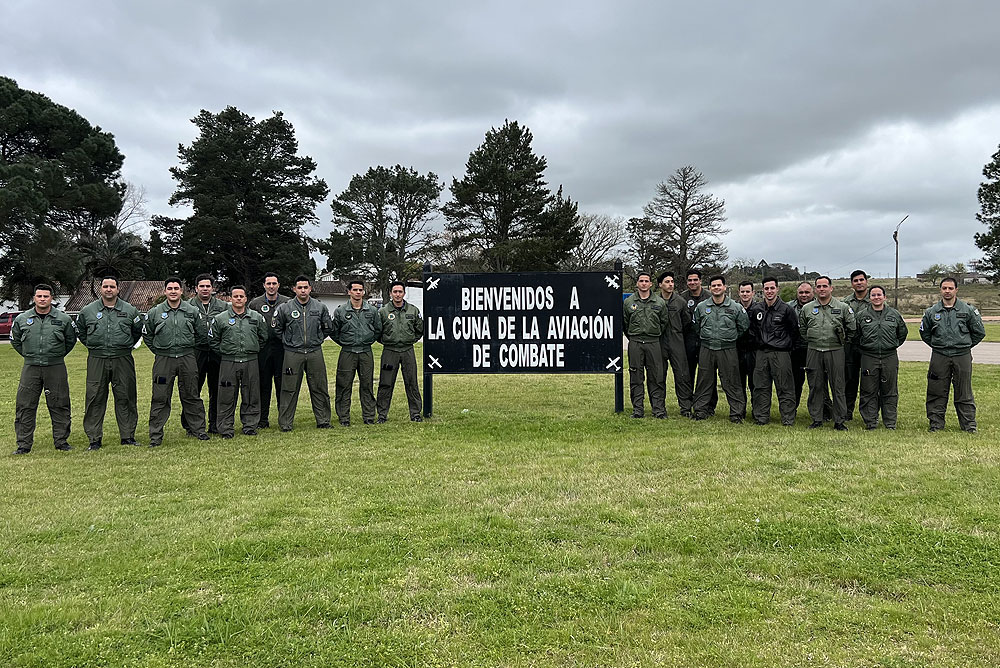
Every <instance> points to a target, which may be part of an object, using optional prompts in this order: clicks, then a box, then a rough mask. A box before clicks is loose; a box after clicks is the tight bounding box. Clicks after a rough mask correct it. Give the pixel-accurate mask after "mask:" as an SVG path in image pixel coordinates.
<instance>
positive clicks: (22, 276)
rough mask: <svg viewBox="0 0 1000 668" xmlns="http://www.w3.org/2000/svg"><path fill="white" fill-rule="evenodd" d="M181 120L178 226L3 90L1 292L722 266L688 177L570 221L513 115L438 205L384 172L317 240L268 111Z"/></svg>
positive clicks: (304, 159) (279, 124) (696, 180)
mask: <svg viewBox="0 0 1000 668" xmlns="http://www.w3.org/2000/svg"><path fill="white" fill-rule="evenodd" d="M191 120H192V123H194V125H195V126H196V127H197V129H198V135H197V137H196V139H195V140H194V141H192V142H191V144H190V145H184V144H180V145H179V146H178V150H177V159H178V164H177V165H176V166H174V167H171V168H170V174H171V176H172V178H173V180H174V182H175V190H174V192H173V194H172V195H171V196H170V199H169V204H170V205H173V206H186V207H189V208H190V210H191V212H192V213H191V215H189V216H187V217H170V216H150V215H149V212H148V209H147V206H148V201H147V198H146V195H145V192H144V190H143V189H142V187H141V186H136V185H133V184H130V183H126V182H125V181H124V180H123V179H122V171H121V170H122V165H123V163H124V160H125V156H124V155H123V154H122V152H121V151H120V150H119V149H118V147H117V145H116V144H115V140H114V136H113V135H112V134H111V133H109V132H107V131H105V130H103V129H102V128H100V127H95V126H92V125H91V124H90V123H89V122H88V121H87V120H86V119H85V118H83V117H82V116H81V115H80V114H78V113H77V112H75V111H74V110H71V109H69V108H67V107H65V106H62V105H60V104H58V103H56V102H54V101H52V100H51V99H49V98H48V97H46V96H45V95H44V94H41V93H38V92H34V91H29V90H24V89H22V88H20V87H19V86H18V84H17V82H16V81H14V80H13V79H10V78H6V77H0V223H2V224H0V259H2V261H3V262H4V265H5V271H4V272H3V273H2V275H3V279H2V285H0V292H2V296H4V297H5V298H17V299H18V300H19V301H20V303H21V304H22V305H26V304H27V303H28V299H29V296H30V288H31V286H32V285H34V284H35V283H38V282H51V283H56V284H59V285H61V286H63V287H64V289H69V290H72V289H73V288H74V287H75V286H76V285H78V284H79V283H80V281H81V280H84V279H87V278H92V277H100V276H102V275H106V274H114V275H116V276H118V277H119V278H122V279H146V278H148V279H160V278H162V277H164V276H166V275H169V274H177V275H179V276H181V277H182V278H184V279H186V280H188V281H190V280H191V279H193V278H194V277H195V276H196V275H197V274H199V273H201V272H202V271H204V270H205V269H206V268H210V269H211V271H212V272H214V273H215V275H216V276H217V279H218V282H219V284H220V285H222V286H223V287H225V286H228V285H232V284H237V283H242V284H248V285H252V284H256V283H257V282H259V280H260V277H261V276H263V274H264V273H265V272H267V271H273V272H275V273H277V274H278V275H279V277H281V278H282V279H283V280H282V282H283V283H285V284H289V283H290V281H291V279H292V278H293V277H294V276H296V275H298V274H303V273H304V274H308V275H316V273H317V270H318V269H319V267H317V266H316V263H315V261H314V260H313V255H312V254H313V252H314V251H318V252H319V253H320V254H322V256H323V257H324V258H325V260H326V263H325V266H323V267H322V269H323V270H325V271H329V272H333V273H334V274H336V275H338V276H344V277H358V278H363V279H365V280H367V281H370V282H371V283H372V284H373V285H374V287H375V289H376V290H379V291H384V290H387V289H388V286H389V284H390V283H391V282H392V281H394V280H405V279H407V278H413V277H416V276H419V274H420V268H421V266H422V265H423V264H424V263H426V262H431V263H432V264H434V265H436V267H438V268H439V269H442V270H456V271H494V272H501V271H540V270H600V269H606V268H610V267H611V266H613V264H614V262H615V261H616V260H618V259H622V260H624V261H625V263H626V265H627V267H629V268H630V269H631V270H632V273H634V272H636V271H638V270H639V269H644V268H645V267H647V266H656V267H674V268H676V269H682V268H685V267H686V266H688V265H691V264H699V265H713V264H718V263H720V262H723V261H724V260H725V259H726V251H725V248H724V247H723V246H722V244H721V242H720V241H719V239H718V237H719V236H721V235H722V234H724V233H725V231H726V230H725V229H724V228H722V222H723V221H724V220H725V215H724V214H725V208H724V203H723V202H722V201H721V200H718V199H716V198H714V197H712V196H711V195H710V194H708V193H706V192H704V189H705V186H706V181H705V179H704V177H703V176H702V175H701V174H700V173H699V172H697V170H695V169H694V168H693V167H684V168H682V169H679V170H677V172H676V173H675V174H674V175H673V176H671V177H670V178H669V179H668V180H667V181H666V182H664V183H661V184H660V185H659V186H658V188H657V193H656V197H655V198H654V200H653V201H652V202H650V204H649V205H647V207H646V208H645V210H644V214H645V215H644V217H642V218H633V219H630V220H625V219H624V218H622V217H615V216H609V215H603V214H591V213H580V212H579V210H578V203H577V201H576V200H574V199H572V198H571V197H570V195H569V194H567V193H564V191H563V188H562V186H557V187H555V188H553V187H550V185H549V184H548V183H547V182H546V178H545V171H546V168H547V162H546V159H545V157H544V156H539V155H537V154H536V153H535V151H534V149H533V148H532V141H533V136H532V134H531V131H530V130H529V129H528V128H527V127H524V126H523V125H521V124H520V123H518V122H517V121H516V120H514V121H511V120H507V121H505V122H504V124H503V125H502V126H500V127H495V128H491V129H490V130H489V131H488V132H486V134H485V137H484V140H483V142H482V144H481V145H479V146H478V147H477V148H475V149H474V150H473V151H472V152H471V153H470V154H469V157H468V160H467V161H466V165H465V174H464V175H463V176H462V177H461V178H453V179H452V181H451V183H450V185H448V187H447V190H448V193H449V195H450V197H448V198H447V201H443V195H444V193H445V188H446V184H445V182H444V181H443V180H442V179H441V178H440V177H438V175H436V174H434V173H433V172H420V171H418V170H417V169H415V168H414V167H409V166H406V167H404V166H402V165H398V164H397V165H392V166H384V165H379V166H373V167H370V168H368V169H367V171H365V172H363V173H358V174H356V175H355V176H354V177H353V178H352V179H351V180H350V183H349V184H348V185H347V187H346V188H345V189H344V190H343V191H342V192H340V193H339V194H336V195H335V196H334V197H333V202H332V204H331V217H330V221H331V222H332V223H333V231H332V232H331V233H330V234H329V235H328V236H326V237H325V238H316V237H314V236H313V235H312V234H311V231H312V229H313V228H314V227H315V226H316V225H317V224H318V223H319V217H318V216H317V213H316V211H317V207H318V206H319V205H320V204H321V203H322V202H323V201H324V200H325V199H326V198H327V197H328V196H329V195H330V188H329V186H328V185H327V183H326V182H325V181H324V179H322V178H320V177H319V176H317V175H316V170H317V165H316V162H315V161H314V160H313V159H312V158H310V157H308V156H304V155H301V154H300V152H299V146H298V141H297V139H296V136H295V129H294V128H293V126H292V124H291V123H290V122H289V121H288V120H287V119H285V118H284V116H283V114H282V113H281V112H280V111H278V112H274V113H273V115H272V116H270V117H268V118H265V119H262V120H257V119H254V118H253V117H251V116H249V115H248V114H246V113H244V112H242V111H240V110H239V109H237V108H235V107H231V106H230V107H227V108H225V109H223V110H222V111H220V112H217V113H213V112H210V111H207V110H202V111H201V112H200V113H199V114H198V115H197V116H195V117H194V118H193V119H191ZM439 219H443V225H438V224H435V223H436V222H437V221H438V220H439ZM147 234H148V237H146V235H147Z"/></svg>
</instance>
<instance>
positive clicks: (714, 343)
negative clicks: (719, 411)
mask: <svg viewBox="0 0 1000 668" xmlns="http://www.w3.org/2000/svg"><path fill="white" fill-rule="evenodd" d="M692 325H693V327H694V328H695V330H697V332H698V337H699V338H700V340H701V351H700V353H699V359H698V380H697V382H696V383H695V389H694V416H695V418H698V419H705V418H706V417H708V415H709V411H710V409H711V401H712V390H713V389H714V388H715V378H716V374H718V378H719V382H720V384H721V385H722V390H723V392H725V393H726V400H727V401H728V402H729V419H730V420H732V421H734V422H738V421H742V420H743V419H744V418H746V412H747V392H746V387H745V386H744V384H743V383H742V382H741V381H740V362H739V355H738V353H737V350H736V341H737V340H738V339H739V338H740V337H741V336H743V335H744V334H745V333H746V331H747V330H748V329H749V328H750V320H749V318H748V317H747V312H746V309H744V308H743V307H742V306H741V305H740V303H739V302H737V301H734V300H733V299H730V298H729V297H725V298H724V299H723V300H722V302H721V303H719V304H716V303H715V300H714V299H707V300H704V301H702V302H699V303H698V305H697V306H695V310H694V316H693V318H692Z"/></svg>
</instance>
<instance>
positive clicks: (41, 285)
mask: <svg viewBox="0 0 1000 668" xmlns="http://www.w3.org/2000/svg"><path fill="white" fill-rule="evenodd" d="M39 290H44V291H46V292H48V293H49V294H50V295H51V294H52V293H53V292H55V291H54V290H53V289H52V286H51V285H49V284H48V283H39V284H38V285H36V286H35V292H38V291H39ZM32 294H34V293H32Z"/></svg>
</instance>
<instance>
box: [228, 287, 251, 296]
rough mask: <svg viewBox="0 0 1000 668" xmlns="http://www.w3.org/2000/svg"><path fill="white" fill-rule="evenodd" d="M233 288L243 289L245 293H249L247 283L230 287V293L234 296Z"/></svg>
mask: <svg viewBox="0 0 1000 668" xmlns="http://www.w3.org/2000/svg"><path fill="white" fill-rule="evenodd" d="M233 290H242V291H243V294H246V293H247V288H246V286H245V285H234V286H233V287H231V288H229V295H230V296H232V294H233Z"/></svg>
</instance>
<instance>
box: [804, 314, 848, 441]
mask: <svg viewBox="0 0 1000 668" xmlns="http://www.w3.org/2000/svg"><path fill="white" fill-rule="evenodd" d="M799 332H800V334H801V336H802V338H803V339H804V340H805V342H806V345H807V346H808V348H807V351H806V376H807V377H808V378H809V401H808V407H809V416H810V417H811V418H812V421H813V423H816V422H819V423H822V422H823V418H824V400H825V399H826V397H827V396H828V395H827V389H829V396H830V398H831V399H832V401H833V420H834V423H835V424H838V425H842V424H844V422H846V421H847V419H848V418H849V417H850V413H848V412H847V401H846V399H845V395H844V368H845V367H844V344H845V343H846V342H847V341H850V340H851V339H852V338H854V336H855V335H856V333H857V323H856V321H855V319H854V312H853V310H852V309H851V308H849V307H848V306H847V304H845V303H844V302H842V301H840V300H839V299H835V298H833V297H831V298H830V301H829V302H827V304H826V305H823V304H820V303H819V301H818V300H816V299H814V300H812V301H811V302H809V303H807V304H806V305H805V306H803V307H802V311H801V312H800V314H799Z"/></svg>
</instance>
